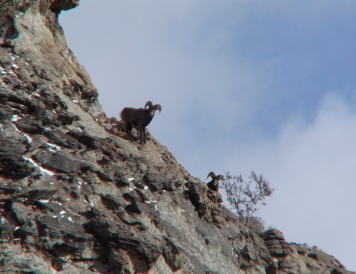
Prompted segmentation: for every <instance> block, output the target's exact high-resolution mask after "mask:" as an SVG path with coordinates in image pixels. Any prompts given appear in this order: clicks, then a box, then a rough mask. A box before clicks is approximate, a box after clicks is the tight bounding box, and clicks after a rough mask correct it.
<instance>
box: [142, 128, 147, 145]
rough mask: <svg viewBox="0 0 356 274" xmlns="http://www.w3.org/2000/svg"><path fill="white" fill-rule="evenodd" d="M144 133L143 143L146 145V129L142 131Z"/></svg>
mask: <svg viewBox="0 0 356 274" xmlns="http://www.w3.org/2000/svg"><path fill="white" fill-rule="evenodd" d="M142 133H143V142H144V143H146V129H145V128H143V129H142Z"/></svg>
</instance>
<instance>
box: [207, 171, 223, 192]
mask: <svg viewBox="0 0 356 274" xmlns="http://www.w3.org/2000/svg"><path fill="white" fill-rule="evenodd" d="M209 176H210V177H211V178H212V180H211V181H210V182H209V183H208V184H207V185H208V188H210V189H211V190H213V191H219V181H222V180H224V176H223V175H215V173H214V172H212V171H211V172H210V173H209V174H208V177H206V178H207V179H208V178H209Z"/></svg>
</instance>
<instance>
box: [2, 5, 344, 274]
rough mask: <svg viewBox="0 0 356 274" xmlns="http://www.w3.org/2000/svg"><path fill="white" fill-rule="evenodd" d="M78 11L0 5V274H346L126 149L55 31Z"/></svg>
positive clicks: (141, 149) (145, 154)
mask: <svg viewBox="0 0 356 274" xmlns="http://www.w3.org/2000/svg"><path fill="white" fill-rule="evenodd" d="M77 5H78V1H73V0H72V1H70V0H37V1H28V0H17V1H11V0H3V1H1V2H0V14H1V18H0V36H1V41H2V42H1V45H0V56H1V59H0V133H1V134H0V177H1V179H0V236H1V237H0V271H2V272H5V273H55V272H62V273H91V272H99V273H146V272H147V273H173V272H175V273H349V272H348V271H347V270H346V269H345V268H344V267H343V265H342V264H341V263H340V262H339V261H337V260H336V259H335V258H334V257H332V256H330V255H327V254H325V253H324V252H322V251H321V250H319V249H317V248H315V247H314V248H312V247H309V246H307V245H305V244H304V245H298V244H294V243H287V242H286V241H285V240H284V237H283V235H282V233H281V232H280V231H278V230H275V229H273V230H268V231H263V228H262V227H261V224H260V223H259V222H258V221H257V220H255V221H254V222H252V224H253V225H250V227H246V226H244V225H243V224H241V223H239V221H238V218H237V217H236V216H235V215H234V214H233V213H232V212H230V211H229V210H228V209H226V208H225V207H224V206H222V205H221V197H220V195H219V193H216V192H213V191H211V190H209V189H208V188H207V187H206V185H205V184H204V182H202V181H201V180H199V179H197V178H194V177H193V176H192V175H190V174H189V173H188V172H187V171H186V170H185V169H184V168H183V167H182V166H180V165H179V164H178V163H177V161H176V159H175V158H174V156H173V155H172V154H171V153H170V152H169V151H168V149H167V148H166V147H164V146H162V145H160V144H159V143H158V142H157V141H156V140H155V139H154V138H153V137H152V136H149V137H148V142H147V144H145V145H140V144H138V143H131V142H129V141H128V140H126V138H127V137H126V134H124V132H123V131H122V125H121V123H120V122H118V121H117V120H116V119H115V118H108V117H106V115H105V114H104V113H103V111H102V109H101V106H100V104H99V103H98V99H97V98H98V92H97V90H96V88H95V87H94V85H93V84H92V82H91V80H90V77H89V75H88V74H87V72H86V71H85V70H84V68H83V67H82V66H80V65H79V64H78V62H77V60H76V59H75V57H74V55H73V54H72V52H71V51H70V50H69V49H68V48H67V46H66V42H65V38H64V36H63V31H62V29H61V27H60V25H59V24H58V20H57V19H58V16H59V14H60V12H61V11H62V10H67V9H70V8H73V7H75V6H77ZM118 100H120V98H119V97H118Z"/></svg>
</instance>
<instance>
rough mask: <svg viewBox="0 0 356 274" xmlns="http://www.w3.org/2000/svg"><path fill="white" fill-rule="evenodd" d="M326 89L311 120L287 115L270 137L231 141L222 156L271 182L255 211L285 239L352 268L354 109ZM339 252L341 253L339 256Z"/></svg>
mask: <svg viewBox="0 0 356 274" xmlns="http://www.w3.org/2000/svg"><path fill="white" fill-rule="evenodd" d="M353 106H354V102H352V101H348V100H347V99H346V98H342V97H340V96H338V95H337V94H336V93H329V94H327V95H326V96H325V98H324V99H323V101H322V102H321V104H320V106H319V109H318V112H317V114H316V117H315V119H314V121H313V122H312V123H311V124H302V123H300V122H298V121H291V122H290V123H289V124H288V125H286V126H285V127H284V129H283V130H282V131H281V133H280V135H279V136H278V137H277V138H276V139H274V140H263V141H259V140H254V141H253V142H251V143H249V144H247V147H246V144H243V146H245V148H244V149H241V151H240V146H239V145H238V144H237V147H236V150H235V155H236V156H235V157H231V155H232V154H230V158H227V159H224V162H223V163H222V164H223V165H224V164H225V165H226V166H227V167H228V168H227V170H230V171H231V172H233V173H236V174H239V173H241V172H242V173H243V174H245V175H248V173H249V171H250V170H252V169H254V170H255V171H256V172H260V173H263V174H264V176H265V177H266V178H267V179H268V180H269V181H270V183H271V185H272V186H273V187H274V188H275V192H274V194H273V196H272V197H271V198H269V199H268V201H267V206H266V207H264V208H262V209H261V211H260V212H259V213H260V214H259V215H260V216H261V217H262V218H263V219H264V220H265V221H266V224H267V225H271V226H274V227H277V228H278V229H280V230H281V231H283V232H284V234H285V236H286V238H287V240H288V241H295V242H306V243H308V244H310V245H317V246H318V247H319V248H321V249H323V250H324V251H326V252H328V253H329V254H332V255H333V256H335V257H336V258H338V259H339V260H341V262H342V263H344V264H345V265H346V266H348V267H349V268H350V269H352V268H353V269H355V267H356V266H355V261H354V247H355V246H356V239H355V238H354V237H353V236H352V235H353V233H354V231H356V223H355V222H354V214H355V208H356V199H355V193H356V176H355V164H356V141H355V140H356V111H355V110H354V109H353V108H352V107H353ZM341 258H342V259H341Z"/></svg>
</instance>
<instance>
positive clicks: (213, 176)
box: [206, 171, 215, 179]
mask: <svg viewBox="0 0 356 274" xmlns="http://www.w3.org/2000/svg"><path fill="white" fill-rule="evenodd" d="M209 176H211V178H212V179H214V178H215V173H214V172H212V171H210V173H209V174H208V177H206V178H207V179H208V178H209Z"/></svg>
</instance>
